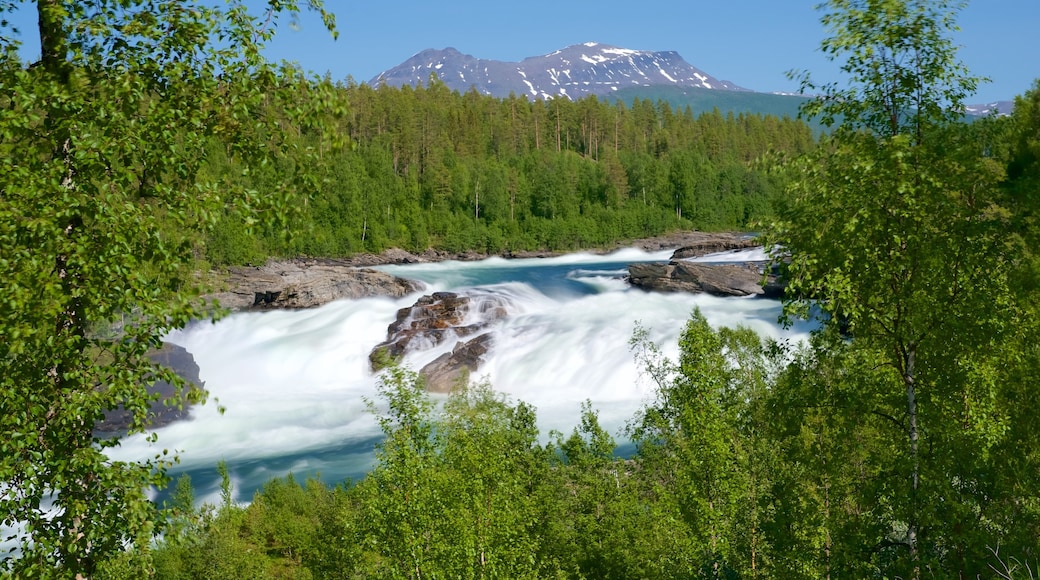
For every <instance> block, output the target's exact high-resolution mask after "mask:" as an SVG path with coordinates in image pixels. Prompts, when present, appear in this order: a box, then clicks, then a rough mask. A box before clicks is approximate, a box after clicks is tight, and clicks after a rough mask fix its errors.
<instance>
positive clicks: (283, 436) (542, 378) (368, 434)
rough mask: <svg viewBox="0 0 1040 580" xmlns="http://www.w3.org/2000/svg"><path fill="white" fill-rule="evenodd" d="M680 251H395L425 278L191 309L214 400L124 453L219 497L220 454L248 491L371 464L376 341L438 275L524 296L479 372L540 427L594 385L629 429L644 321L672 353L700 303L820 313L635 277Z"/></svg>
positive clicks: (609, 411) (121, 453)
mask: <svg viewBox="0 0 1040 580" xmlns="http://www.w3.org/2000/svg"><path fill="white" fill-rule="evenodd" d="M670 255H671V252H670V251H666V252H655V253H647V252H643V251H640V250H633V249H628V250H622V251H620V252H616V253H613V254H609V255H593V254H571V255H566V256H560V257H556V258H543V259H519V260H504V259H501V258H491V259H487V260H482V261H479V262H452V261H449V262H439V263H423V264H410V265H392V266H382V267H380V268H379V269H381V270H383V271H386V272H388V273H391V274H394V275H398V276H402V277H406V278H411V279H415V280H420V281H422V282H424V283H425V284H426V285H427V288H426V289H425V290H424V291H423V292H420V293H416V294H413V295H410V296H407V297H404V298H401V299H390V298H365V299H360V300H340V301H336V302H333V303H330V304H327V305H325V306H322V307H320V308H315V309H310V310H296V311H272V312H262V313H238V314H234V315H231V316H228V317H226V318H224V319H222V320H220V321H218V322H216V323H212V322H197V323H194V324H192V325H190V326H188V327H187V328H185V329H183V330H180V331H178V332H174V333H172V334H171V335H170V336H168V337H167V340H168V341H169V342H172V343H175V344H178V345H181V346H183V347H184V348H185V349H187V350H188V351H189V352H190V353H192V355H193V356H194V357H195V360H196V362H197V363H198V365H199V368H200V377H201V379H202V380H203V381H205V387H206V389H207V390H208V391H209V393H210V400H209V402H208V403H207V404H205V405H202V406H198V407H195V408H193V409H192V410H191V413H190V417H189V418H188V419H187V420H184V421H179V422H175V423H172V424H170V425H167V426H164V427H161V428H159V429H158V430H157V434H158V442H157V443H154V444H153V443H149V442H148V441H147V440H146V438H145V437H143V436H134V437H129V438H126V439H124V440H123V442H122V444H121V445H120V446H119V447H118V448H116V449H114V450H113V451H112V453H111V455H112V457H113V459H118V460H127V461H135V460H142V459H147V458H149V457H152V456H155V455H156V453H159V452H161V451H162V450H163V449H169V450H170V451H176V452H177V453H178V455H179V457H180V464H179V465H177V466H176V467H175V468H174V469H173V470H171V472H170V473H171V475H173V476H174V477H176V476H177V475H178V474H180V473H189V474H191V476H192V482H193V484H194V485H195V487H196V491H197V493H198V494H199V497H200V499H202V500H207V501H216V498H217V497H218V496H219V489H218V487H219V481H218V479H217V476H216V464H217V462H218V461H221V460H223V461H226V462H227V465H228V468H229V471H230V473H231V476H232V482H233V485H234V489H235V493H236V497H237V498H238V499H240V500H243V501H248V500H249V498H251V496H252V493H253V492H254V491H255V490H256V489H257V488H258V487H259V486H261V485H262V484H263V483H264V482H265V481H267V480H269V479H271V478H273V477H280V476H284V475H286V474H288V473H293V474H294V475H295V476H296V477H297V478H298V479H300V480H302V479H303V478H306V477H314V476H320V478H321V480H322V481H324V482H326V483H329V484H337V483H342V482H344V481H346V480H348V479H354V480H356V479H358V478H361V477H363V476H364V474H365V473H366V472H367V471H368V470H370V469H371V467H372V466H373V464H374V461H375V457H374V447H375V445H376V444H377V443H378V441H379V440H380V432H379V429H378V427H377V425H376V422H375V419H374V417H373V416H372V415H371V413H369V412H368V411H367V409H366V400H370V401H374V402H376V403H378V401H376V385H377V381H378V377H377V376H375V375H374V374H373V373H372V372H371V370H370V368H369V359H368V355H369V353H370V352H371V350H372V348H373V347H374V346H375V345H377V344H378V343H380V342H381V341H383V340H385V339H386V331H387V326H388V325H389V324H390V323H391V322H393V321H394V319H395V317H396V313H397V311H398V309H400V308H405V307H408V306H411V305H412V304H413V303H414V302H415V300H416V299H417V298H418V297H419V296H421V295H422V294H428V293H430V292H434V291H455V292H460V293H466V292H474V291H476V292H480V293H490V294H496V295H499V296H502V297H504V298H506V299H507V300H508V302H509V303H510V304H511V307H510V309H509V316H507V317H506V318H505V319H504V320H500V321H495V322H494V323H492V325H491V326H490V331H491V332H493V333H494V346H493V348H492V350H491V351H490V353H489V358H488V360H487V362H486V363H485V365H484V366H483V367H482V368H481V369H480V370H479V371H477V373H475V378H478V379H480V378H486V379H487V380H489V381H490V382H491V384H492V385H493V386H494V388H495V389H496V390H498V391H501V392H503V393H505V394H506V395H508V396H509V397H510V398H511V399H512V400H514V401H518V400H520V401H525V402H527V403H529V404H531V405H533V406H534V407H535V408H536V410H537V413H538V423H539V428H540V430H541V433H542V437H543V439H545V438H547V436H548V433H549V431H550V430H552V429H555V430H558V431H561V432H563V433H565V434H567V433H569V432H570V431H571V429H573V427H574V426H575V425H576V424H577V423H578V420H579V413H580V405H581V403H582V402H583V401H585V400H586V399H588V400H591V401H592V403H593V407H594V408H596V409H597V410H598V411H599V413H600V418H601V422H602V423H603V425H604V426H605V427H606V428H607V429H609V430H610V431H611V432H612V433H613V434H614V435H615V436H618V435H619V434H620V432H621V429H622V428H623V426H624V425H625V423H626V422H627V421H628V420H630V419H631V418H632V417H633V415H634V414H635V412H636V411H637V410H638V409H639V407H640V406H641V405H642V404H644V403H645V402H646V401H647V400H648V399H649V397H651V396H652V394H653V388H654V385H653V383H652V382H651V381H650V379H649V378H648V377H646V376H644V374H643V373H642V372H641V369H640V367H639V365H638V364H637V363H636V361H635V360H634V357H633V353H632V352H631V351H630V347H629V341H630V339H631V337H632V335H633V332H634V331H635V329H636V328H637V327H642V328H645V329H646V330H647V331H648V333H649V337H650V339H651V340H652V341H654V342H655V343H657V344H659V345H660V346H661V349H662V351H663V352H664V354H666V355H668V356H671V357H673V358H674V357H675V356H676V355H677V354H678V347H677V340H678V337H679V334H680V332H681V331H682V328H683V326H684V324H685V322H686V320H687V319H688V318H689V316H690V314H691V312H693V310H694V309H695V308H699V309H700V310H701V312H702V313H703V314H704V316H705V317H706V318H707V320H708V322H709V323H710V324H711V325H713V326H716V327H719V326H738V325H743V326H747V327H750V328H752V329H754V330H755V331H757V332H758V333H759V334H761V335H763V336H768V337H771V338H773V339H776V340H781V341H799V340H803V339H804V338H805V337H806V336H807V334H808V331H809V329H808V326H807V325H796V326H795V327H792V328H789V329H784V328H782V327H780V326H779V325H778V324H777V318H778V316H779V315H780V310H781V305H780V303H779V302H778V301H776V300H769V299H764V298H720V297H715V296H709V295H706V294H681V293H674V294H670V293H650V292H645V291H642V290H639V289H635V288H631V287H629V286H628V284H627V283H626V282H625V280H624V275H625V274H626V272H627V270H626V268H627V266H628V264H631V263H634V262H647V261H666V260H668V258H669V257H670ZM764 259H765V256H764V255H763V253H762V251H761V250H744V251H739V252H727V253H723V254H714V255H710V256H705V257H702V258H699V259H697V261H704V262H741V261H759V260H764ZM453 344H454V341H448V343H446V344H444V345H442V346H441V347H439V348H435V349H431V350H427V351H423V352H418V353H413V354H410V355H408V356H407V357H406V358H405V360H404V364H405V365H407V366H408V367H410V368H412V369H414V370H418V369H419V368H421V367H422V366H423V365H425V364H426V363H428V362H430V361H432V360H433V359H435V358H436V357H437V356H439V355H440V354H442V353H444V352H446V351H448V350H450V349H451V347H452V346H453ZM435 397H440V396H435ZM619 439H620V437H619Z"/></svg>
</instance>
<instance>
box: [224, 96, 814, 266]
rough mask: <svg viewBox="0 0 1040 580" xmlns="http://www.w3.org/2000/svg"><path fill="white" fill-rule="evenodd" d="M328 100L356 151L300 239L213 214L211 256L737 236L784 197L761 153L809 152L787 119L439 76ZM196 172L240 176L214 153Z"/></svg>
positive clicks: (322, 185)
mask: <svg viewBox="0 0 1040 580" xmlns="http://www.w3.org/2000/svg"><path fill="white" fill-rule="evenodd" d="M336 91H337V94H339V95H341V96H342V98H344V99H347V100H349V102H350V103H351V111H350V116H349V118H348V119H347V120H346V121H345V122H340V123H338V124H337V126H338V127H339V130H340V132H341V134H342V135H343V136H344V138H348V139H349V140H350V142H351V143H352V144H353V145H354V146H353V147H351V148H344V149H342V150H340V151H338V152H335V153H327V154H326V155H325V156H324V157H323V158H322V164H321V179H320V180H319V181H318V182H317V183H316V185H315V191H314V195H313V196H312V197H311V198H310V199H309V200H308V203H307V205H306V206H304V207H298V208H297V209H298V213H297V214H296V216H295V217H296V218H297V219H296V221H295V222H294V223H295V225H296V226H297V228H298V229H300V230H302V231H305V232H306V235H303V236H298V237H296V238H294V239H293V240H292V241H291V242H288V243H287V242H286V241H285V240H284V239H282V237H281V235H280V231H279V230H277V229H270V228H258V231H257V233H256V235H253V234H250V233H249V232H247V231H246V229H245V228H246V224H245V223H244V222H243V221H242V220H238V219H235V218H224V219H222V220H221V221H220V223H219V225H218V227H217V228H216V230H215V231H214V234H213V235H212V236H211V237H210V238H209V240H208V242H207V245H206V251H207V257H208V258H209V259H210V260H212V261H213V262H215V263H247V262H253V263H256V262H257V261H258V260H262V259H263V258H264V257H266V255H268V254H274V255H289V256H292V255H297V254H308V255H322V256H340V255H348V254H352V253H356V252H361V251H369V252H378V251H381V250H383V249H386V248H388V247H392V246H397V247H401V248H405V249H408V250H411V251H416V252H421V251H424V250H426V249H427V248H435V249H443V250H448V251H454V252H461V251H470V250H472V251H479V252H488V253H504V252H509V251H520V250H537V249H576V248H585V247H602V246H609V245H611V244H613V243H614V242H616V241H617V240H619V239H625V238H627V239H632V238H639V237H645V236H649V235H655V234H660V233H664V232H668V231H671V230H674V229H677V228H688V227H697V228H701V229H711V230H721V229H731V230H732V229H746V228H748V227H751V224H753V223H755V222H756V221H760V220H763V219H765V218H766V217H768V216H769V215H770V213H771V208H772V203H773V198H774V196H775V195H776V193H777V192H778V191H779V190H780V184H779V183H777V179H778V177H777V175H776V174H770V173H767V172H766V171H765V170H764V168H763V167H762V164H759V163H758V162H757V160H759V159H762V158H765V157H767V156H769V155H771V154H773V153H775V154H777V155H781V154H790V155H795V154H798V153H800V152H803V151H805V150H807V149H808V148H809V147H811V146H812V143H813V137H812V134H811V133H810V131H809V129H808V128H807V127H805V126H804V125H803V124H802V123H800V122H798V121H792V120H791V119H778V118H776V117H759V116H755V115H747V114H744V115H737V116H734V115H726V116H724V115H722V114H720V113H719V112H717V111H714V112H709V113H706V114H704V115H701V116H699V117H694V116H693V114H692V113H690V112H689V111H683V112H679V111H677V110H673V109H672V108H671V107H670V106H669V105H667V104H666V103H663V102H661V103H657V104H653V103H650V102H649V101H641V102H637V103H634V104H633V105H632V106H631V107H628V106H625V105H623V104H612V103H607V102H602V101H598V100H596V99H595V98H587V99H584V100H582V101H580V102H571V101H569V100H566V99H559V100H550V101H542V100H538V101H533V102H532V101H528V100H527V99H524V98H516V97H514V98H508V99H495V98H493V97H488V96H483V95H478V94H476V93H473V92H469V93H466V94H459V93H457V92H450V91H448V90H447V89H446V88H445V87H444V86H443V85H441V84H439V83H436V82H434V83H432V84H431V85H430V86H428V87H419V88H414V89H413V88H411V87H404V88H392V87H385V86H384V87H379V88H378V89H373V88H371V87H369V86H367V85H356V84H354V83H351V82H348V83H347V84H345V85H343V84H340V85H337V87H336ZM316 115H318V116H319V117H320V115H321V113H320V111H319V112H317V113H316ZM288 139H289V140H290V141H291V142H294V143H297V144H298V150H299V151H305V150H307V148H308V147H314V144H313V142H312V141H313V140H312V138H311V137H310V136H309V135H308V134H306V133H303V134H300V135H299V136H298V137H296V136H290V137H288ZM214 149H217V150H219V149H220V148H219V147H214ZM296 163H298V162H297V161H294V155H292V154H290V155H287V156H286V157H285V158H283V159H281V160H280V161H279V163H278V164H277V165H275V166H272V167H271V168H270V170H269V171H268V172H267V173H266V174H264V175H258V174H257V173H255V172H254V173H252V174H251V175H250V177H249V183H250V184H251V186H252V187H254V188H257V189H265V188H266V187H268V183H277V176H278V173H279V172H280V171H282V167H283V166H284V167H292V166H293V165H295V164H296ZM207 169H208V171H210V172H212V173H213V174H214V175H226V176H230V177H234V178H235V179H240V177H239V175H240V171H239V170H238V169H237V168H236V167H234V166H233V165H231V164H229V163H228V162H227V161H226V160H225V159H223V157H222V156H221V155H219V154H218V155H211V156H210V162H209V164H208V166H207Z"/></svg>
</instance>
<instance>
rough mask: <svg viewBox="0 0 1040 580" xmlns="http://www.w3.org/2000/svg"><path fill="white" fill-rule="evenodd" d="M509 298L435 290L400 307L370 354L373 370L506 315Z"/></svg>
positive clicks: (475, 329)
mask: <svg viewBox="0 0 1040 580" xmlns="http://www.w3.org/2000/svg"><path fill="white" fill-rule="evenodd" d="M507 306H508V304H507V302H506V300H505V299H504V298H502V297H501V296H498V295H494V294H472V295H466V294H458V293H455V292H434V293H433V294H429V295H426V296H422V297H421V298H419V299H418V300H417V301H416V302H415V304H414V305H412V306H410V307H408V308H402V309H400V310H398V311H397V319H396V320H395V321H394V322H392V323H391V324H390V326H388V327H387V331H386V340H385V341H383V342H381V343H380V344H378V345H376V347H375V348H374V349H372V353H371V354H370V355H369V360H370V361H371V363H372V369H373V370H379V369H380V368H382V367H383V366H385V364H386V362H387V360H388V359H391V360H392V359H398V358H401V357H403V356H404V355H405V354H407V353H409V352H415V351H421V350H427V349H430V348H434V347H436V346H439V345H441V344H443V343H445V342H447V341H449V340H457V339H459V338H462V337H466V336H472V335H474V334H477V333H478V332H481V331H483V330H484V329H486V328H487V327H488V325H489V324H490V323H492V322H494V321H496V320H500V319H502V318H505V316H506V314H507Z"/></svg>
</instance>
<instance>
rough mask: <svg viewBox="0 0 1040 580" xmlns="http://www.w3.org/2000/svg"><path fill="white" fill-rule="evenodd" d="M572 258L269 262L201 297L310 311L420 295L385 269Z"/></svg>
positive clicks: (696, 248) (721, 243) (709, 244)
mask: <svg viewBox="0 0 1040 580" xmlns="http://www.w3.org/2000/svg"><path fill="white" fill-rule="evenodd" d="M755 245H756V242H755V241H754V238H753V237H752V236H750V235H748V234H746V233H740V232H699V231H685V232H674V233H671V234H667V235H663V236H656V237H652V238H643V239H638V240H629V241H624V242H618V243H616V244H614V245H613V246H611V247H606V248H597V249H592V250H585V251H586V252H589V253H593V254H598V255H605V254H609V253H611V252H614V251H617V250H620V249H623V248H638V249H641V250H644V251H647V252H658V251H662V250H674V253H673V255H672V258H673V259H682V258H691V257H696V256H701V255H705V254H711V253H715V252H724V251H730V250H737V249H742V248H748V247H752V246H755ZM567 253H572V252H550V251H540V252H507V253H503V254H487V253H481V252H473V251H467V252H445V251H441V250H433V249H429V250H426V251H425V252H422V253H420V254H413V253H411V252H407V251H405V250H401V249H397V248H392V249H389V250H386V251H384V252H382V253H379V254H357V255H354V256H352V257H349V258H311V257H305V258H292V259H288V260H276V259H271V260H268V262H267V263H266V264H264V265H263V266H253V267H232V268H229V269H228V270H227V271H226V273H224V274H223V277H224V278H223V279H224V284H223V286H224V288H225V290H224V291H222V292H217V293H213V294H210V295H207V296H205V299H206V300H208V301H210V302H216V303H218V304H220V306H221V307H223V308H229V309H231V310H236V311H237V310H271V309H298V308H313V307H317V306H321V305H323V304H327V303H329V302H332V301H334V300H340V299H345V298H347V299H358V298H365V297H369V296H387V297H391V298H398V297H401V296H405V295H407V294H410V293H412V292H416V291H420V290H422V289H423V285H422V284H421V283H419V282H415V281H413V280H408V279H405V278H400V277H397V276H392V275H390V274H387V273H384V272H380V271H378V270H373V269H371V267H373V266H382V265H387V264H419V263H437V262H445V261H450V260H456V261H462V262H472V261H479V260H484V259H487V258H490V257H494V256H499V257H502V258H506V259H528V258H548V257H553V256H560V255H564V254H567Z"/></svg>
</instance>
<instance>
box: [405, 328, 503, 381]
mask: <svg viewBox="0 0 1040 580" xmlns="http://www.w3.org/2000/svg"><path fill="white" fill-rule="evenodd" d="M492 344H494V339H493V338H492V335H491V334H490V333H488V334H481V335H480V336H478V337H476V338H473V339H471V340H468V341H466V342H462V341H459V342H458V343H456V344H455V348H454V349H453V350H452V351H451V352H446V353H444V354H442V355H441V356H439V357H437V358H436V359H434V360H433V361H432V362H430V363H429V364H427V365H426V366H424V367H423V368H422V369H420V370H419V374H420V375H421V376H422V377H423V378H424V379H425V380H426V390H427V391H430V392H431V393H450V392H451V391H452V389H454V388H455V387H457V386H458V385H460V384H461V383H462V382H463V381H465V380H466V379H467V378H468V377H469V375H470V373H474V372H476V371H477V369H478V368H480V365H481V364H482V363H483V362H484V360H485V355H487V353H488V351H489V350H491V346H492Z"/></svg>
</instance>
